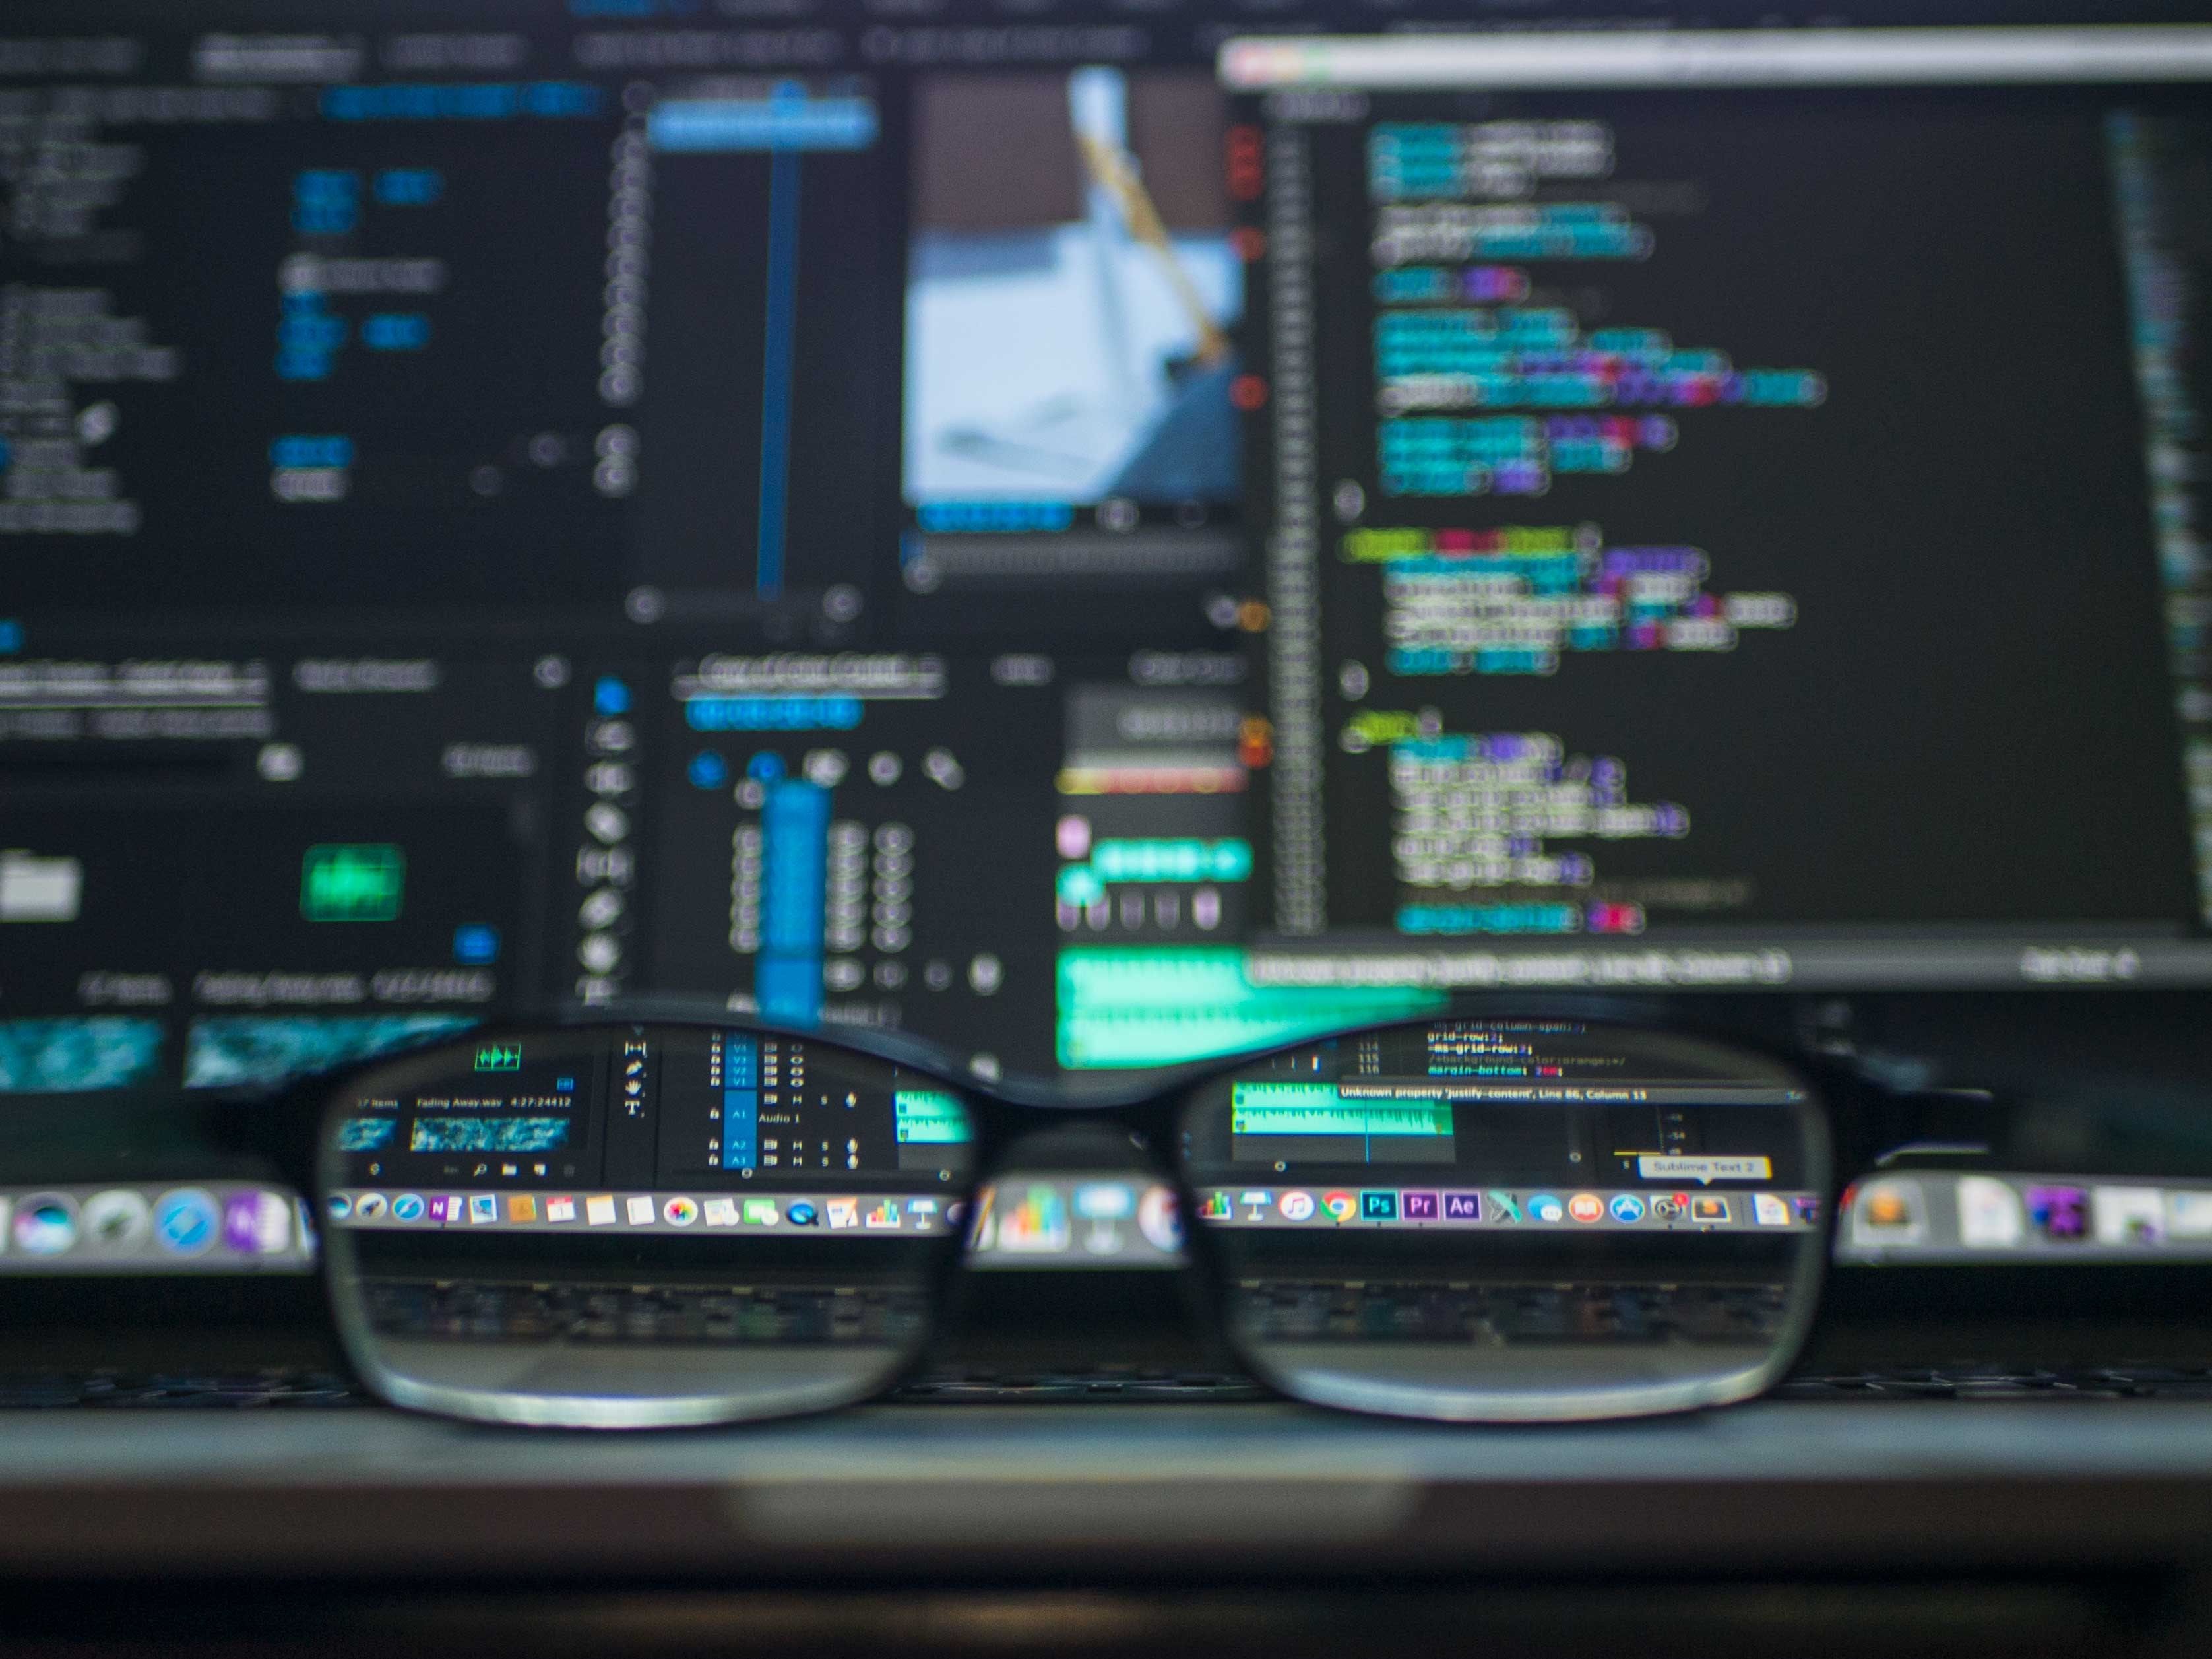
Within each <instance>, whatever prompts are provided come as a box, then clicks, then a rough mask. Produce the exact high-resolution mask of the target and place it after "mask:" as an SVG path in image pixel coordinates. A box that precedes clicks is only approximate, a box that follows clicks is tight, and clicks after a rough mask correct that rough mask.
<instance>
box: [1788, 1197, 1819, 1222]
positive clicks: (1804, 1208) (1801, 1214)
mask: <svg viewBox="0 0 2212 1659" xmlns="http://www.w3.org/2000/svg"><path fill="white" fill-rule="evenodd" d="M1790 1208H1791V1209H1792V1210H1794V1211H1796V1212H1797V1224H1798V1225H1799V1226H1800V1227H1817V1226H1819V1225H1820V1195H1819V1194H1818V1193H1816V1192H1797V1193H1794V1194H1792V1195H1791V1197H1790Z"/></svg>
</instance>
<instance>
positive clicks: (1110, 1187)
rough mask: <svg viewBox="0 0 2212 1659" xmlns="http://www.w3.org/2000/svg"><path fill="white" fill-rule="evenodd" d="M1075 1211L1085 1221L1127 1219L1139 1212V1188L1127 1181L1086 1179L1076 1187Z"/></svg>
mask: <svg viewBox="0 0 2212 1659" xmlns="http://www.w3.org/2000/svg"><path fill="white" fill-rule="evenodd" d="M1075 1213H1076V1214H1077V1215H1079V1216H1080V1217H1083V1219H1084V1220H1085V1221H1127V1219H1128V1218H1129V1217H1132V1216H1133V1215H1135V1214H1136V1213H1137V1189H1136V1188H1135V1187H1134V1186H1132V1185H1130V1183H1128V1182H1127V1181H1119V1180H1112V1181H1085V1183H1084V1184H1083V1185H1082V1186H1079V1187H1077V1188H1076V1189H1075Z"/></svg>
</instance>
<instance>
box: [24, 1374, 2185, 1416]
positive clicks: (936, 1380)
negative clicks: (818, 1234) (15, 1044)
mask: <svg viewBox="0 0 2212 1659" xmlns="http://www.w3.org/2000/svg"><path fill="white" fill-rule="evenodd" d="M1773 1397H1774V1398H1776V1399H1778V1400H1799V1401H1808V1402H1820V1401H1825V1400H2212V1369H2177V1368H2174V1367H2170V1366H2156V1365H2112V1366H2097V1367H2091V1368H2086V1369H2069V1370H2051V1369H2044V1368H2041V1367H2037V1366H2023V1365H1986V1364H1961V1365H1955V1366H1939V1367H1923V1366H1913V1367H1899V1368H1897V1369H1877V1370H1863V1371H1850V1372H1836V1373H1807V1374H1802V1375H1797V1376H1793V1377H1791V1378H1790V1379H1789V1380H1787V1381H1784V1383H1783V1384H1782V1385H1781V1386H1780V1387H1779V1388H1777V1389H1776V1390H1775V1391H1774V1396H1773ZM892 1398H893V1399H894V1400H897V1401H899V1402H902V1403H909V1404H928V1405H946V1406H958V1405H984V1406H1005V1405H1017V1404H1030V1403H1036V1402H1050V1403H1054V1404H1078V1403H1085V1402H1088V1403H1099V1402H1109V1401H1110V1402H1115V1403H1120V1404H1144V1403H1165V1402H1176V1403H1179V1404H1189V1403H1193V1402H1227V1401H1239V1400H1264V1399H1266V1398H1267V1390H1265V1389H1264V1388H1261V1387H1260V1386H1259V1385H1258V1384H1257V1383H1255V1382H1254V1381H1251V1379H1249V1377H1242V1376H1237V1375H1231V1374H1227V1373H1220V1372H1209V1371H1173V1370H1158V1369H1140V1368H1135V1367H1125V1366H1113V1365H1104V1366H1100V1367H1098V1368H1097V1369H1085V1370H1039V1371H1013V1370H968V1369H954V1370H948V1371H944V1372H939V1373H933V1374H930V1375H925V1376H923V1377H921V1378H919V1379H917V1380H916V1381H913V1382H910V1383H908V1384H907V1385H906V1386H905V1387H904V1388H901V1389H899V1390H898V1391H897V1393H896V1394H894V1395H893V1396H892ZM370 1403H371V1402H370V1401H368V1400H367V1399H366V1398H365V1397H364V1396H363V1395H362V1394H360V1393H359V1392H358V1391H357V1390H356V1389H355V1388H353V1387H352V1386H351V1385H350V1384H349V1383H348V1382H347V1381H345V1380H344V1379H343V1378H342V1377H339V1376H337V1375H331V1374H330V1373H328V1372H321V1371H309V1370H270V1371H239V1372H197V1371H179V1372H154V1373H144V1374H133V1373H131V1372H125V1371H111V1370H97V1371H88V1372H55V1373H51V1374H36V1375H20V1374H19V1375H0V1411H40V1410H58V1409H77V1410H112V1411H141V1410H180V1411H284V1410H298V1409H301V1408H311V1409H317V1410H323V1409H329V1408H332V1407H346V1406H362V1405H367V1404H370Z"/></svg>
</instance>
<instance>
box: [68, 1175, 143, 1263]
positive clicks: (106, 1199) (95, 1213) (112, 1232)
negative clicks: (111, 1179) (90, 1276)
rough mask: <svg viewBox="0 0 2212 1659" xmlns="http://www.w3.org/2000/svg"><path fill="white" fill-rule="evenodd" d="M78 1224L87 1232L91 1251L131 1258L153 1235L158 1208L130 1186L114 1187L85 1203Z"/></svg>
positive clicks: (87, 1241) (85, 1239)
mask: <svg viewBox="0 0 2212 1659" xmlns="http://www.w3.org/2000/svg"><path fill="white" fill-rule="evenodd" d="M77 1224H78V1226H80V1227H81V1228H82V1229H83V1230H84V1242H85V1247H86V1248H87V1249H89V1250H99V1251H104V1252H106V1253H109V1254H111V1255H118V1256H119V1255H127V1254H129V1253H131V1252H134V1251H136V1250H137V1249H138V1248H139V1247H140V1246H142V1245H143V1244H144V1243H145V1242H146V1241H147V1240H148V1239H149V1237H151V1236H152V1235H153V1231H154V1206H153V1205H150V1204H149V1203H147V1202H146V1195H145V1194H144V1193H143V1192H132V1191H131V1189H130V1188H129V1187H127V1186H114V1187H110V1188H109V1189H108V1190H107V1191H106V1192H95V1193H94V1194H93V1195H92V1196H91V1197H90V1198H88V1199H86V1200H85V1201H84V1213H83V1214H82V1215H81V1216H79V1217H77Z"/></svg>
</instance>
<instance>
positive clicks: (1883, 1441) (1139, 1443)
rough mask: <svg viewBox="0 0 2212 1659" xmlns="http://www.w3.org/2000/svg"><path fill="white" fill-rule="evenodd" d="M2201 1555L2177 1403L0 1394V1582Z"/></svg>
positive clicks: (2209, 1459)
mask: <svg viewBox="0 0 2212 1659" xmlns="http://www.w3.org/2000/svg"><path fill="white" fill-rule="evenodd" d="M2207 1560H2212V1406H2200V1405H2184V1404H2162V1403H2159V1402H2109V1401H2108V1402H2094V1403H2092V1402H2080V1403H2064V1404H2033V1405H2011V1404H2000V1403H1978V1404H1959V1403H1938V1404H1927V1405H1919V1404H1910V1403H1884V1404H1878V1405H1869V1406H1858V1405H1851V1404H1826V1405H1793V1404H1784V1403H1768V1404H1761V1405H1753V1406H1739V1407H1735V1408H1731V1409H1729V1410H1727V1411H1721V1412H1708V1413H1705V1414H1702V1415H1699V1416H1693V1417H1684V1418H1671V1419H1667V1420H1664V1421H1657V1422H1649V1423H1644V1424H1604V1425H1595V1426H1589V1427H1582V1428H1545V1429H1510V1430H1498V1429H1469V1428H1443V1427H1431V1426H1427V1425H1412V1424H1393V1423H1386V1422H1379V1421H1373V1420H1366V1419H1361V1418H1352V1417H1346V1416H1337V1415H1331V1414H1328V1413H1325V1412H1314V1411H1307V1410H1304V1409H1302V1408H1299V1407H1297V1406H1272V1405H1268V1406H1193V1407H1185V1406H1012V1407H987V1406H975V1407H948V1406H904V1407H873V1408H867V1409H862V1410H856V1411H850V1412H842V1413H839V1414H836V1415H834V1416H829V1417H824V1418H816V1419H812V1420H810V1421H806V1422H800V1423H794V1424H785V1425H781V1426H772V1427H766V1428H762V1427H755V1428H749V1429H738V1430H720V1431H715V1432H712V1433H684V1434H676V1435H649V1436H580V1435H547V1434H532V1433H529V1432H526V1431H520V1430H484V1429H473V1428H468V1427H463V1426H458V1425H453V1424H441V1423H437V1422H434V1421H430V1420H428V1419H423V1418H410V1417H406V1416H404V1415H401V1414H398V1413H395V1412H384V1411H376V1410H364V1411H356V1412H297V1413H292V1412H270V1413H238V1414H230V1413H225V1414H222V1415H220V1416H217V1415H200V1414H196V1413H162V1412H129V1413H125V1412H91V1411H77V1412H51V1413H38V1412H18V1413H9V1414H4V1415H0V1564H4V1565H3V1566H0V1571H4V1572H8V1573H14V1574H44V1573H52V1572H84V1573H93V1574H99V1573H105V1572H125V1571H131V1572H145V1571H185V1572H211V1573H218V1574H222V1573H231V1572H249V1573H255V1574H262V1573H276V1574H286V1573H331V1572H337V1573H356V1572H357V1573H362V1574H394V1573H404V1574H426V1575H434V1576H435V1575H441V1574H467V1573H487V1572H489V1573H499V1572H505V1571H528V1572H532V1573H535V1574H543V1573H548V1572H554V1573H562V1574H584V1575H590V1574H593V1573H599V1574H638V1573H647V1574H653V1575H656V1576H663V1575H675V1576H685V1575H700V1576H711V1577H714V1579H716V1580H717V1581H718V1582H722V1583H733V1582H748V1581H750V1582H760V1581H767V1580H783V1581H788V1580H790V1579H793V1578H794V1577H810V1576H825V1575H838V1576H850V1575H853V1574H855V1573H867V1574H875V1575H892V1576H897V1575H915V1576H920V1575H930V1576H933V1577H946V1576H961V1575H967V1576H972V1577H1020V1576H1024V1575H1033V1574H1034V1575H1043V1574H1050V1573H1054V1572H1065V1571H1068V1570H1070V1569H1071V1568H1080V1569H1081V1570H1083V1571H1085V1572H1087V1573H1092V1574H1102V1575H1115V1574H1132V1575H1133V1574H1140V1573H1153V1574H1157V1573H1162V1572H1167V1573H1172V1574H1179V1575H1194V1574H1205V1573H1221V1572H1237V1571H1251V1570H1255V1569H1260V1568H1265V1569H1267V1570H1270V1571H1280V1570H1284V1569H1286V1568H1287V1569H1296V1570H1299V1571H1310V1572H1313V1573H1316V1574H1326V1575H1332V1576H1339V1577H1343V1576H1356V1575H1360V1574H1366V1573H1372V1572H1376V1571H1392V1572H1396V1573H1413V1574H1422V1573H1443V1572H1450V1573H1455V1574H1463V1573H1468V1572H1491V1571H1498V1572H1516V1571H1531V1570H1572V1571H1628V1570H1635V1571H1655V1570H1656V1571H1732V1572H1735V1571H1790V1570H1796V1569H1808V1568H1816V1567H1817V1568H1822V1569H1839V1568H1880V1567H1883V1566H1899V1567H1904V1566H1912V1567H1916V1568H1917V1569H1920V1570H1923V1571H1924V1570H1928V1569H1930V1568H1960V1569H1964V1568H1970V1567H1977V1566H1998V1565H2003V1566H2021V1565H2033V1564H2045V1563H2048V1564H2061V1563H2063V1564H2069V1565H2081V1564H2090V1563H2102V1564H2111V1565H2137V1564H2139V1565H2145V1566H2151V1565H2160V1566H2163V1565H2193V1564H2202V1563H2204V1562H2206V1561H2207Z"/></svg>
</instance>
